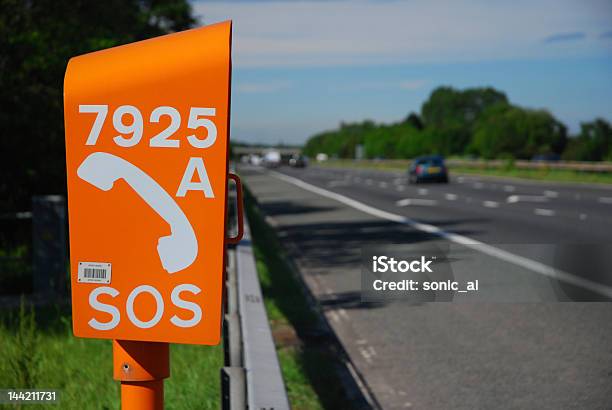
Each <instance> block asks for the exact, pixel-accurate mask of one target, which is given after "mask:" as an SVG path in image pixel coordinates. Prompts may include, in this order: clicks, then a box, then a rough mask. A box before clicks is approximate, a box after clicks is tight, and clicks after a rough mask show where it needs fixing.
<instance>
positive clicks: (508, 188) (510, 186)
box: [504, 185, 516, 192]
mask: <svg viewBox="0 0 612 410" xmlns="http://www.w3.org/2000/svg"><path fill="white" fill-rule="evenodd" d="M515 190H516V188H515V187H514V186H513V185H504V191H506V192H514V191H515Z"/></svg>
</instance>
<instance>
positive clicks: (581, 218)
mask: <svg viewBox="0 0 612 410" xmlns="http://www.w3.org/2000/svg"><path fill="white" fill-rule="evenodd" d="M578 218H579V219H580V220H581V221H584V220H586V219H587V214H580V215H579V216H578Z"/></svg>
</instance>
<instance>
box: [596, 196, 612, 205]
mask: <svg viewBox="0 0 612 410" xmlns="http://www.w3.org/2000/svg"><path fill="white" fill-rule="evenodd" d="M598 201H599V202H600V203H602V204H612V198H611V197H608V196H602V197H600V198H599V199H598Z"/></svg>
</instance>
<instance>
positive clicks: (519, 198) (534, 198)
mask: <svg viewBox="0 0 612 410" xmlns="http://www.w3.org/2000/svg"><path fill="white" fill-rule="evenodd" d="M506 202H508V203H509V204H515V203H517V202H548V198H546V197H545V196H541V195H510V196H509V197H508V198H507V199H506Z"/></svg>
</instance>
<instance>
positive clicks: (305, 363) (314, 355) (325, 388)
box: [245, 190, 350, 410]
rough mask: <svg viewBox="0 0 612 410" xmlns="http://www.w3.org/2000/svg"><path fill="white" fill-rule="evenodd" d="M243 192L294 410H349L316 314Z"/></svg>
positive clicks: (273, 237)
mask: <svg viewBox="0 0 612 410" xmlns="http://www.w3.org/2000/svg"><path fill="white" fill-rule="evenodd" d="M245 193H246V195H245V199H246V200H245V202H246V210H247V216H248V218H249V224H250V227H251V232H252V240H253V248H254V252H255V258H256V261H257V271H258V274H259V279H260V283H261V287H262V292H263V296H264V302H265V306H266V310H267V313H268V319H269V320H270V325H271V328H272V333H273V336H274V339H275V343H276V349H277V354H278V358H279V362H280V365H281V369H282V372H283V379H284V380H285V384H286V387H287V393H288V395H289V401H290V402H291V405H292V408H293V409H296V410H301V409H341V408H347V407H350V405H349V403H348V402H347V399H346V397H345V396H344V393H343V390H342V387H341V386H342V385H341V382H340V380H339V378H338V375H337V370H336V369H337V367H336V365H337V360H338V357H337V354H336V353H335V352H334V351H333V350H332V348H331V347H330V343H329V340H327V339H326V338H325V337H321V331H320V323H319V319H318V316H317V313H316V312H314V311H313V310H312V309H311V308H310V306H309V304H308V302H307V299H306V296H305V295H304V293H303V290H302V287H301V286H302V285H301V283H300V282H299V281H298V279H296V278H295V277H294V275H293V273H292V270H291V268H290V266H289V264H288V260H287V259H286V256H285V253H284V250H283V248H282V247H281V245H280V242H279V241H278V238H277V237H276V233H275V232H274V230H273V229H272V228H271V227H270V226H269V225H268V224H267V223H266V222H265V219H264V217H263V215H262V214H261V212H260V210H259V208H258V207H257V205H256V203H255V200H254V198H253V196H252V195H251V194H250V193H249V192H248V190H246V192H245ZM322 339H323V340H322Z"/></svg>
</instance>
